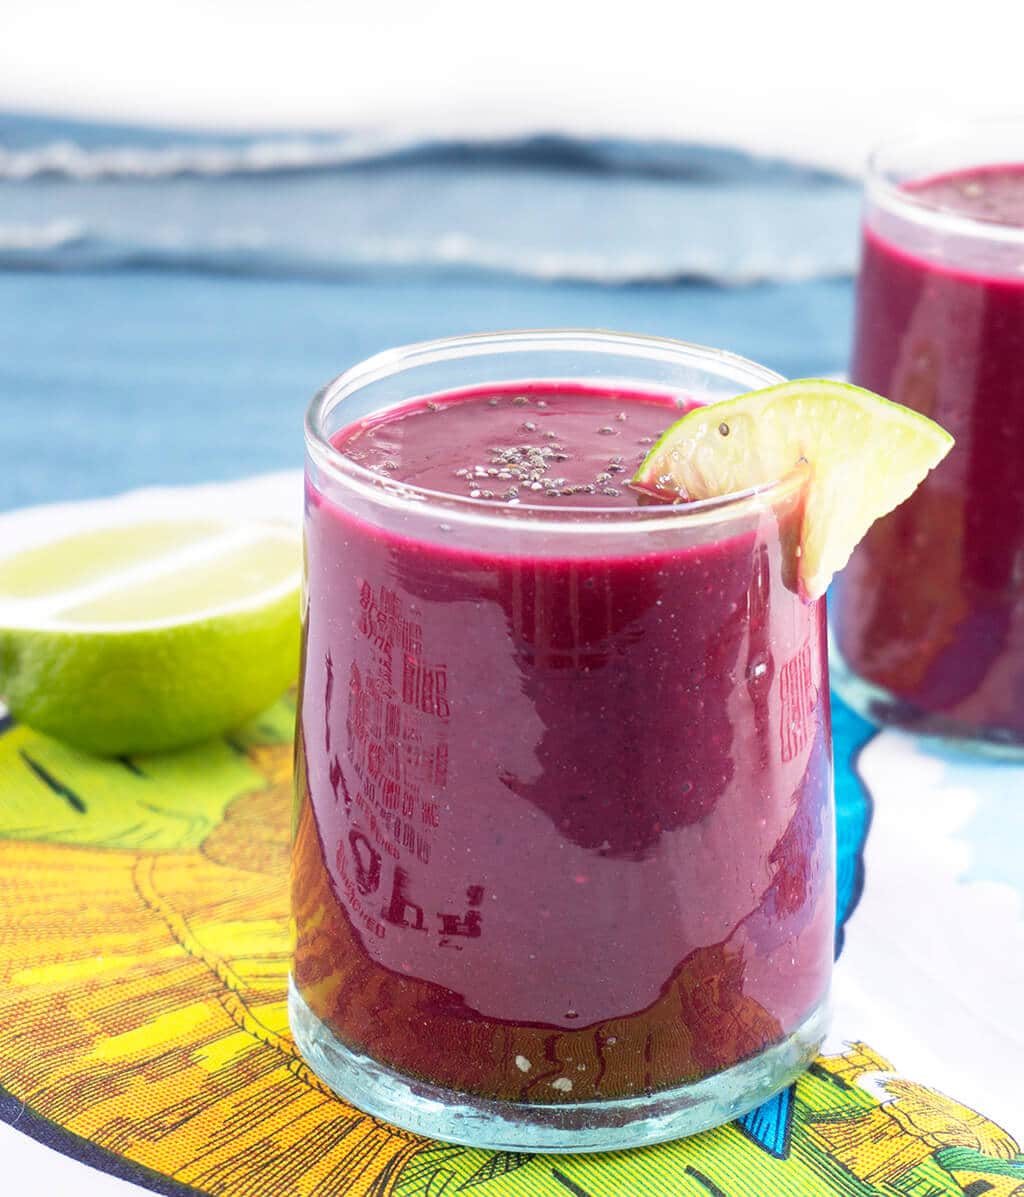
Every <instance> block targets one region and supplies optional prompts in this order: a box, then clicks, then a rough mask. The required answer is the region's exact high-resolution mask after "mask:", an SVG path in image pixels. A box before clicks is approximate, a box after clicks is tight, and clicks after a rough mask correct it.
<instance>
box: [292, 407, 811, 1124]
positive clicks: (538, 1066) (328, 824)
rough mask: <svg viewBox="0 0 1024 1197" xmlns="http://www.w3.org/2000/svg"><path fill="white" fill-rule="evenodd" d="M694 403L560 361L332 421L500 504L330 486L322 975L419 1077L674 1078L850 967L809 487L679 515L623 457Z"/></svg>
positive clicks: (440, 480) (312, 605)
mask: <svg viewBox="0 0 1024 1197" xmlns="http://www.w3.org/2000/svg"><path fill="white" fill-rule="evenodd" d="M678 414H679V408H678V405H675V404H673V402H672V401H671V400H669V399H667V398H663V397H658V396H653V395H638V394H623V393H622V392H604V391H599V390H593V389H586V388H584V387H573V386H569V385H566V386H558V387H557V388H556V387H554V386H553V385H550V384H547V385H543V386H542V385H540V384H536V385H533V386H527V387H525V388H524V387H519V388H516V389H515V390H511V389H508V388H503V389H497V390H495V389H492V390H488V391H485V392H483V391H476V392H462V393H452V394H446V395H439V396H437V397H435V398H434V399H433V400H431V401H430V402H427V401H418V402H416V403H414V404H409V405H406V406H404V407H398V408H396V409H392V410H390V411H388V412H386V413H385V414H384V415H383V416H382V417H378V418H376V419H374V420H371V421H366V422H361V423H357V424H356V425H354V426H353V427H350V428H348V429H346V430H344V431H343V432H342V433H341V434H340V435H339V436H338V437H336V438H335V441H334V443H335V446H336V449H337V451H338V452H339V453H340V454H341V455H343V456H344V457H346V458H348V459H350V460H351V461H355V462H357V463H358V464H359V465H361V466H363V467H364V468H365V469H366V470H367V471H369V472H371V473H372V474H375V475H378V476H381V477H387V478H390V479H392V480H393V481H396V482H399V483H402V482H405V483H409V484H413V485H415V486H416V487H420V488H424V489H426V490H428V491H433V492H440V493H441V494H443V495H450V496H458V497H460V498H461V499H463V500H470V501H471V502H472V503H473V504H475V505H476V508H477V509H478V511H479V513H480V517H479V518H480V519H481V520H483V521H484V522H487V521H490V524H491V525H492V526H491V527H490V528H489V529H487V530H479V529H478V530H477V531H476V532H470V531H467V530H466V527H465V525H464V523H459V521H458V520H457V519H454V518H453V519H451V521H449V520H448V519H447V518H446V515H445V511H444V510H443V509H439V511H438V514H437V516H436V518H435V519H434V520H433V521H432V522H431V521H430V519H429V511H427V512H426V513H425V511H424V504H426V507H427V508H429V500H423V499H420V500H417V501H414V502H413V504H412V506H413V507H414V508H415V509H416V510H415V519H416V520H418V521H419V522H418V523H417V524H416V525H415V528H414V527H413V526H412V525H411V524H409V523H408V520H407V516H406V515H404V514H403V513H402V511H401V510H399V509H398V508H395V510H393V511H391V512H390V513H389V514H381V513H380V512H377V513H376V514H372V513H371V512H370V511H369V508H367V509H366V510H364V511H362V512H359V513H356V512H354V511H353V510H352V508H351V506H350V505H349V504H347V503H344V502H341V501H339V500H338V499H337V498H336V497H332V496H331V495H330V494H329V493H328V492H329V491H330V487H329V486H328V485H326V484H324V485H322V486H318V485H317V483H316V482H315V481H311V483H310V484H309V485H308V486H307V512H306V536H307V561H308V578H307V594H308V596H309V608H308V615H307V619H306V625H305V655H304V666H303V681H302V686H301V696H300V697H301V712H300V719H299V742H298V752H297V771H298V784H297V791H298V795H299V801H298V807H297V814H296V829H295V847H294V870H293V908H294V912H295V919H296V950H295V962H294V981H295V984H296V986H297V988H298V991H299V992H300V994H301V995H302V997H303V998H304V999H305V1002H306V1003H307V1005H308V1006H309V1007H310V1008H311V1009H312V1011H313V1012H314V1013H315V1014H316V1015H317V1017H318V1018H319V1019H320V1020H321V1021H322V1023H323V1024H324V1025H325V1026H326V1027H328V1028H329V1029H330V1030H331V1031H332V1032H333V1034H334V1035H335V1036H336V1037H337V1039H339V1040H340V1041H341V1042H342V1043H344V1044H346V1045H348V1046H349V1047H351V1048H354V1049H356V1050H357V1051H360V1052H364V1053H366V1054H368V1055H369V1056H371V1057H373V1058H374V1059H376V1060H377V1061H380V1062H382V1063H384V1064H386V1065H388V1066H390V1067H391V1068H394V1069H396V1070H397V1071H399V1072H400V1073H403V1074H405V1075H407V1076H411V1077H416V1078H420V1079H422V1080H426V1081H429V1082H431V1083H433V1084H434V1085H440V1086H444V1087H447V1088H451V1089H456V1090H461V1091H464V1092H469V1093H473V1094H478V1095H482V1096H485V1097H495V1098H506V1099H512V1100H528V1101H534V1102H556V1103H557V1102H565V1101H580V1100H588V1099H609V1098H618V1097H624V1096H629V1095H634V1094H642V1093H650V1092H652V1091H655V1090H659V1089H667V1088H672V1087H675V1086H678V1085H681V1084H684V1083H686V1082H688V1081H692V1080H695V1079H697V1078H700V1077H703V1076H706V1075H708V1074H710V1073H714V1072H716V1071H719V1070H721V1069H725V1068H728V1067H729V1066H731V1065H733V1064H736V1063H737V1062H739V1061H741V1060H745V1059H748V1058H749V1057H751V1056H754V1055H756V1054H757V1053H758V1052H759V1051H761V1050H762V1049H764V1048H765V1047H767V1046H768V1045H770V1044H773V1043H776V1042H779V1041H780V1040H782V1039H783V1038H785V1037H786V1036H787V1035H788V1034H789V1033H790V1032H791V1031H793V1030H794V1028H796V1027H797V1026H798V1025H800V1024H801V1023H802V1022H803V1021H804V1020H806V1019H807V1018H808V1016H809V1015H811V1014H812V1013H813V1012H814V1011H815V1010H816V1009H817V1008H818V1007H819V1006H820V1004H821V1003H822V1002H823V1001H824V999H825V997H826V991H827V987H828V977H829V972H830V967H831V957H832V942H833V908H834V900H833V839H832V836H833V832H832V825H831V813H830V785H831V758H830V736H829V711H828V685H827V675H826V661H825V651H824V603H823V602H818V603H814V604H806V603H804V602H803V601H802V600H801V599H800V598H798V597H797V595H796V594H794V593H792V591H791V590H789V589H787V587H786V586H785V584H784V582H783V576H784V572H785V571H784V564H785V554H786V553H790V552H792V539H793V536H794V535H795V531H796V526H797V522H798V520H799V516H800V510H799V502H800V499H799V495H795V494H790V495H789V497H788V498H787V499H785V500H784V501H780V502H779V504H778V505H777V506H776V507H774V508H767V509H763V510H761V512H760V513H759V514H756V515H753V516H749V517H746V518H745V519H743V520H739V519H737V520H735V521H732V522H730V521H728V520H724V521H722V522H720V523H718V524H717V525H715V526H713V527H712V528H711V530H710V531H705V532H695V531H694V530H693V529H692V528H691V529H690V530H689V531H686V532H682V531H679V530H678V529H677V530H674V531H673V530H668V529H665V527H664V525H662V530H660V531H655V530H651V529H652V528H653V525H652V524H651V523H650V522H649V520H647V519H646V517H648V516H649V515H650V514H651V513H650V512H649V511H648V510H647V509H646V508H645V509H644V510H643V511H642V510H641V509H640V508H641V505H642V504H643V503H644V502H645V501H644V500H643V499H642V498H641V497H640V496H639V495H638V494H637V493H636V492H635V491H634V490H632V489H631V488H630V487H629V486H628V484H627V481H626V480H627V479H628V478H629V476H630V474H631V473H632V472H633V470H634V469H635V467H636V465H637V464H638V462H639V461H640V460H641V459H642V457H643V456H644V455H645V453H646V451H647V449H648V448H649V446H650V444H651V443H653V439H654V438H655V437H657V436H658V435H659V434H660V433H661V432H662V431H663V430H664V429H665V428H666V427H667V426H668V425H669V424H670V423H672V422H673V420H674V419H675V418H677V417H678ZM462 506H463V508H465V507H466V506H467V505H466V504H465V503H464V504H462ZM527 507H539V508H541V509H542V510H541V511H540V512H539V513H536V516H535V518H533V519H532V520H529V521H528V522H529V527H524V526H523V523H522V517H523V511H524V509H525V508H527ZM595 508H604V509H614V510H613V513H612V515H611V517H610V518H611V519H612V520H618V522H619V525H621V520H622V518H623V517H625V518H627V519H628V518H630V513H632V514H633V515H635V516H636V525H635V532H631V533H630V535H627V536H622V535H617V537H611V536H610V534H608V533H607V532H606V530H605V529H604V527H603V525H602V521H603V520H606V519H607V518H609V517H608V516H607V514H606V515H601V514H599V513H598V512H596V511H595V510H594V509H595ZM664 512H665V508H663V507H662V508H661V513H664ZM527 516H529V513H527ZM551 517H554V518H555V519H556V520H557V522H556V523H554V524H552V525H551V527H550V531H547V532H546V531H545V530H544V527H545V526H544V525H543V520H544V519H545V518H551ZM410 518H411V517H410ZM425 521H426V522H425ZM425 528H426V529H428V530H427V531H424V529H425ZM485 535H486V537H489V538H490V539H489V540H487V541H486V542H485V541H484V540H483V539H482V538H483V537H484V536H485ZM474 538H475V539H474Z"/></svg>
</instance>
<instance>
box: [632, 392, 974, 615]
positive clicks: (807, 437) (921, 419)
mask: <svg viewBox="0 0 1024 1197" xmlns="http://www.w3.org/2000/svg"><path fill="white" fill-rule="evenodd" d="M952 447H953V438H952V437H951V436H950V435H949V433H948V432H946V431H945V430H944V429H943V428H941V427H940V426H939V425H938V424H936V423H935V422H934V421H933V420H930V419H928V417H927V416H923V415H921V414H919V413H918V412H915V411H911V410H910V409H909V408H906V407H903V406H901V405H900V404H898V403H893V402H891V401H890V400H888V399H884V398H882V396H880V395H876V394H874V393H873V392H871V391H866V390H864V389H862V388H860V387H855V386H851V385H850V384H848V383H841V382H835V381H833V380H831V379H820V378H806V379H797V380H795V381H792V382H784V383H779V384H777V385H775V386H771V387H766V388H764V389H763V390H759V391H750V392H748V393H747V394H745V395H739V396H737V397H736V398H734V399H725V400H722V401H720V402H717V403H712V404H708V405H707V406H704V407H696V408H693V409H692V410H691V411H689V412H687V414H686V415H685V416H683V418H682V419H681V420H678V421H677V422H676V423H675V424H673V425H672V427H671V428H669V429H668V431H667V432H666V433H665V434H664V435H663V436H662V437H661V439H660V440H659V441H658V442H657V444H655V445H654V447H653V448H652V449H651V451H650V452H649V453H648V454H647V456H646V458H644V461H643V463H642V464H641V466H640V468H639V469H638V470H637V472H636V474H635V475H634V477H633V483H634V484H635V485H637V486H640V487H643V488H644V489H646V490H655V491H658V492H659V493H663V494H671V495H673V496H675V497H676V498H679V497H682V498H684V499H706V498H711V497H716V496H725V495H730V494H735V493H738V492H741V491H746V490H749V489H751V488H752V487H757V486H767V485H770V484H771V483H773V482H777V481H779V480H780V479H782V478H784V477H785V476H786V475H788V474H789V473H791V472H792V471H793V470H794V469H797V468H798V467H799V466H800V465H801V464H802V463H806V468H807V481H806V484H805V498H804V510H803V516H802V520H801V527H800V538H799V545H798V547H797V549H796V552H797V555H798V558H799V560H798V568H797V578H798V583H799V587H800V590H801V593H802V594H803V595H804V596H805V597H806V598H807V599H809V600H813V599H817V598H820V597H821V595H823V594H824V593H825V591H826V589H827V588H828V585H829V583H830V582H831V580H832V577H833V575H834V574H835V573H836V572H837V571H838V570H840V569H842V567H843V566H844V565H845V564H846V562H847V561H848V560H849V559H850V554H851V553H852V552H853V550H854V548H856V546H857V544H858V543H859V542H860V540H861V538H862V537H863V536H864V534H865V533H866V532H867V530H868V528H869V527H870V526H871V525H872V524H873V523H874V521H875V520H876V519H878V518H880V517H881V516H883V515H886V514H887V513H888V512H890V511H892V510H893V509H894V508H895V507H898V506H899V505H900V503H902V502H903V501H904V500H905V499H907V498H908V497H909V496H910V495H911V494H912V493H913V492H914V490H916V489H917V487H918V485H919V484H920V483H921V481H922V480H923V479H924V477H925V476H926V475H927V473H928V471H929V470H931V469H934V468H935V466H936V465H938V464H939V462H940V461H941V460H942V459H943V458H944V457H945V456H946V454H947V453H948V452H949V450H950V449H951V448H952Z"/></svg>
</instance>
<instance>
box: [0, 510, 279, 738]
mask: <svg viewBox="0 0 1024 1197" xmlns="http://www.w3.org/2000/svg"><path fill="white" fill-rule="evenodd" d="M300 574H301V553H300V547H299V538H298V535H297V534H296V532H295V531H294V530H293V529H292V528H290V527H289V526H287V525H281V524H260V523H255V522H253V521H226V520H204V521H196V520H191V521H187V520H178V521H175V520H160V521H153V522H151V523H147V524H138V525H125V526H123V527H107V528H101V529H98V530H97V529H91V530H89V531H87V532H83V533H81V534H79V535H78V536H73V537H68V538H65V539H63V540H59V541H54V542H51V543H49V544H46V545H43V546H38V547H36V548H33V549H29V550H27V551H25V552H23V553H20V554H18V555H17V556H15V557H11V558H8V559H7V560H5V561H0V695H2V697H3V699H4V701H5V702H6V703H7V705H8V707H9V708H10V710H11V712H12V714H14V715H15V717H17V718H18V719H20V720H22V721H23V722H25V723H27V724H28V725H30V726H32V727H34V728H36V729H37V730H38V731H42V732H45V733H47V734H50V735H53V736H55V737H57V738H59V739H61V740H64V741H66V742H67V743H69V744H72V745H73V746H75V747H78V748H81V749H83V750H85V751H89V752H93V753H98V754H102V755H122V754H127V753H138V752H151V751H158V750H163V749H169V748H176V747H179V746H183V745H185V744H189V743H194V742H197V741H199V740H203V739H208V738H210V737H212V736H214V735H217V734H219V733H221V732H224V731H226V730H228V729H230V728H232V727H234V726H237V725H239V724H241V723H243V722H245V721H246V720H247V719H248V718H250V717H252V716H253V715H256V714H258V713H259V712H260V711H261V710H263V709H264V708H265V707H267V706H268V705H269V704H270V703H271V702H272V701H273V700H274V699H275V698H276V697H277V696H278V695H279V694H280V693H281V692H282V691H284V690H285V689H286V688H287V687H288V686H289V685H290V684H291V683H292V682H293V681H294V680H295V676H296V674H297V672H298V643H299V588H300Z"/></svg>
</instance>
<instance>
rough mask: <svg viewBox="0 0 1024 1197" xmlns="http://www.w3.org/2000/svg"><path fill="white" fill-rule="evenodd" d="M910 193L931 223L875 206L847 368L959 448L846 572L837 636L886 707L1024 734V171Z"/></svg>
mask: <svg viewBox="0 0 1024 1197" xmlns="http://www.w3.org/2000/svg"><path fill="white" fill-rule="evenodd" d="M907 190H908V194H909V196H910V198H911V199H912V200H913V201H914V202H915V205H916V206H918V207H919V208H922V209H924V211H923V213H920V214H919V215H920V219H918V218H915V216H914V215H913V213H911V215H910V216H909V217H903V216H900V215H898V214H896V215H894V214H892V213H887V212H886V211H885V210H884V208H872V207H870V206H869V210H868V217H867V221H866V225H865V230H864V251H863V260H862V265H861V274H860V283H859V290H858V305H857V328H856V337H855V344H854V353H853V365H852V376H853V380H854V381H855V382H857V383H859V384H860V385H861V386H865V387H868V388H869V389H871V390H874V391H879V392H881V393H882V394H884V395H887V396H889V397H890V398H892V399H894V400H896V401H897V402H899V403H903V404H906V405H907V406H908V407H912V408H915V409H917V410H918V411H921V412H924V413H925V414H927V415H929V416H931V417H932V419H934V420H937V421H938V422H939V423H940V424H942V425H943V426H944V427H945V428H947V429H948V430H949V431H950V432H951V433H952V434H953V435H954V436H955V437H956V441H957V444H956V448H955V449H954V451H953V452H952V453H951V454H950V456H949V458H948V459H947V460H946V461H945V462H943V463H942V465H940V466H939V468H938V469H937V470H935V471H934V473H932V474H931V475H929V477H928V478H927V479H926V480H925V482H924V483H923V484H922V485H921V486H920V487H919V489H918V490H917V491H916V493H915V494H914V495H913V496H912V497H911V498H910V499H909V500H908V501H907V502H906V503H904V504H903V505H902V506H901V507H900V508H898V509H897V510H896V511H895V512H893V513H892V514H891V515H889V516H887V517H886V518H885V519H884V520H880V521H879V522H878V523H877V524H876V525H875V526H874V527H873V528H872V529H871V531H870V532H869V533H868V534H867V536H866V537H865V539H864V541H863V542H862V543H861V545H860V547H859V548H858V549H857V550H856V552H855V553H854V555H853V559H852V561H851V562H850V564H849V565H848V566H847V568H846V569H845V571H844V572H843V573H842V574H841V575H840V576H839V577H838V578H837V580H836V585H835V586H834V588H833V593H832V616H833V626H834V631H835V635H836V642H837V646H838V648H839V650H840V652H841V654H842V657H843V659H844V661H845V663H846V664H847V665H848V666H849V667H850V668H851V669H852V670H853V672H854V673H856V674H857V675H859V676H860V677H861V678H863V679H865V680H866V681H868V682H869V683H872V684H873V685H874V686H876V687H879V688H881V690H883V691H885V692H887V693H888V695H891V696H892V702H890V703H887V702H886V700H885V699H884V698H881V697H880V698H879V700H878V703H879V706H878V710H879V713H884V712H886V711H887V710H888V711H889V712H890V713H891V714H893V715H894V716H895V717H897V718H899V719H900V720H901V721H904V722H907V723H910V724H913V725H915V726H918V727H920V728H922V729H924V730H933V731H937V732H950V733H952V734H957V735H965V736H972V737H977V738H980V739H982V740H988V741H991V742H993V743H997V744H998V743H1001V744H1024V238H1018V239H1017V243H1016V244H1013V238H1012V237H1009V238H1007V237H1001V236H1000V233H1001V232H1005V231H1006V230H1007V229H1016V230H1024V166H1002V167H990V168H985V169H981V170H973V171H969V172H962V173H958V174H953V175H943V176H941V177H936V178H932V179H928V180H925V181H923V182H919V183H915V184H912V185H911V186H910V187H909V188H908V189H907ZM929 212H937V213H940V214H945V216H946V217H947V218H948V217H950V216H961V217H967V218H970V220H971V221H972V222H975V224H974V228H973V231H972V230H971V228H970V227H969V228H968V229H967V231H964V230H962V229H960V228H958V227H957V226H956V224H955V223H950V224H948V225H943V224H941V223H940V224H938V225H936V226H935V227H934V228H932V227H931V226H930V225H929V220H928V214H929ZM986 228H987V229H990V230H991V236H990V237H986V236H984V235H983V231H984V230H985V229H986Z"/></svg>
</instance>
